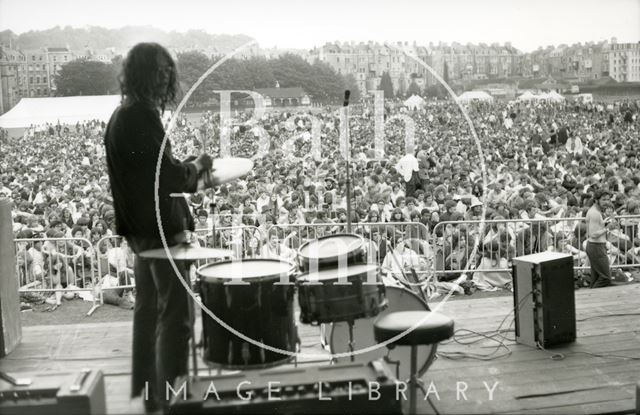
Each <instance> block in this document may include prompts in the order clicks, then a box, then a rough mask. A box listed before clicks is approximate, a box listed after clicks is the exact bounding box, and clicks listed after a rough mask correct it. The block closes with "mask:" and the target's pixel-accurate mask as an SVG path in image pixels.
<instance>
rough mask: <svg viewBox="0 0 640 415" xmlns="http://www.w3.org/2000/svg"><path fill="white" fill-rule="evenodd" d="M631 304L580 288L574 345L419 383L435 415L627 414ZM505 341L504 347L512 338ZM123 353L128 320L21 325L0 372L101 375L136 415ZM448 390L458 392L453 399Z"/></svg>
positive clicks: (115, 403)
mask: <svg viewBox="0 0 640 415" xmlns="http://www.w3.org/2000/svg"><path fill="white" fill-rule="evenodd" d="M639 299H640V284H634V285H627V286H622V287H610V288H604V289H598V290H588V289H581V290H578V291H576V315H577V320H578V323H577V327H578V339H577V341H576V342H575V343H572V344H569V345H566V346H562V347H557V348H554V349H552V350H547V351H544V350H538V349H534V348H531V347H528V346H523V345H518V344H515V342H514V341H512V340H508V339H507V340H506V341H505V342H504V343H505V345H506V346H507V347H508V349H509V350H510V354H509V355H508V356H505V357H502V358H498V359H495V360H472V359H461V360H452V359H447V358H444V357H442V356H439V358H438V359H437V360H436V361H435V363H434V364H433V366H432V367H431V369H430V370H429V371H428V372H427V373H426V375H425V376H423V380H424V381H425V382H426V384H427V385H429V384H430V382H433V384H432V389H431V393H430V397H431V399H432V402H433V403H434V405H435V407H436V409H437V410H438V412H440V413H442V414H448V413H549V414H557V413H567V414H577V413H580V414H582V413H633V411H634V409H635V408H636V384H637V383H638V382H640V315H638V313H639V312H640V307H639V304H640V301H639ZM431 306H432V308H435V307H436V306H437V304H436V303H433V304H431ZM512 308H513V300H512V297H510V296H506V297H492V298H482V299H464V300H457V301H449V302H447V303H446V304H443V306H442V308H441V309H440V310H439V311H440V312H442V313H444V314H446V315H448V316H450V317H452V318H453V319H454V320H455V325H456V329H461V328H462V329H469V330H474V331H476V332H491V331H494V330H495V329H497V328H498V326H499V324H500V323H501V322H502V321H503V320H504V318H505V316H506V315H507V314H508V313H509V312H510V311H511V310H512ZM633 313H636V314H635V315H633ZM621 314H627V315H621ZM511 320H512V316H510V317H509V318H507V320H506V323H505V325H504V326H503V327H507V326H508V325H509V323H510V322H511ZM198 327H200V326H198ZM299 331H300V336H301V338H302V342H303V351H304V350H312V351H315V352H321V350H322V349H321V347H320V344H319V335H318V330H317V328H314V327H310V326H299ZM463 334H464V333H463V332H458V333H457V337H456V339H457V340H459V341H460V343H462V342H468V341H469V340H473V339H471V338H468V337H464V336H463ZM505 336H506V337H507V338H509V339H513V336H514V334H513V331H511V332H508V333H505ZM130 348H131V323H130V322H118V323H95V324H77V325H52V326H34V327H26V328H24V329H23V340H22V343H21V344H20V345H19V347H18V348H17V349H16V350H15V351H13V352H12V353H11V354H10V355H9V356H7V357H6V358H4V359H1V360H0V370H2V371H7V372H9V373H12V374H15V375H20V376H22V375H24V374H27V373H29V372H50V373H53V372H68V371H71V370H78V369H81V368H85V367H90V368H95V369H101V370H102V371H103V372H104V374H105V376H106V377H105V379H106V387H107V395H108V402H107V409H108V413H110V414H125V413H127V414H128V413H141V412H142V403H141V401H140V400H133V401H132V400H130V399H129V382H130V358H131V350H130ZM438 351H439V352H441V353H443V354H449V355H450V354H451V353H452V352H465V353H474V354H478V355H486V354H489V353H492V352H494V353H493V356H496V355H497V356H499V355H502V354H504V353H505V352H506V351H507V349H505V348H501V349H499V350H496V342H495V341H494V342H490V341H480V342H475V343H473V344H468V345H462V344H459V343H457V342H452V341H450V342H447V343H446V344H443V345H441V346H440V348H439V349H438ZM589 353H595V354H599V355H602V356H606V357H597V356H593V355H592V354H589ZM554 354H555V355H556V356H554ZM615 356H627V357H634V358H636V360H628V359H627V360H624V359H622V358H620V357H615ZM322 364H327V363H326V362H323V363H322ZM203 373H204V372H203ZM483 382H484V383H483ZM495 382H498V384H497V386H496V387H495V390H494V392H493V399H492V400H490V399H489V393H488V392H487V389H486V388H487V386H485V385H488V387H489V388H491V387H492V386H494V385H495ZM457 389H458V390H460V391H461V390H463V389H466V390H465V392H464V394H463V393H460V394H457ZM435 391H437V395H436V393H435ZM438 398H439V399H438ZM418 409H419V412H420V413H433V410H432V408H431V407H430V406H429V405H428V403H427V401H425V400H422V395H419V405H418Z"/></svg>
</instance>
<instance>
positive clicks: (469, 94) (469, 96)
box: [458, 91, 493, 102]
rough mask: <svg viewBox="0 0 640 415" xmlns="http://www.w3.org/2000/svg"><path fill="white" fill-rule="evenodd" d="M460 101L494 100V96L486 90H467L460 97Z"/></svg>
mask: <svg viewBox="0 0 640 415" xmlns="http://www.w3.org/2000/svg"><path fill="white" fill-rule="evenodd" d="M458 101H459V102H473V101H493V97H492V96H491V95H489V94H487V93H486V92H484V91H466V92H464V93H462V95H460V96H459V97H458Z"/></svg>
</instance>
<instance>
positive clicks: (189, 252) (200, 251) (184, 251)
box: [140, 244, 233, 261]
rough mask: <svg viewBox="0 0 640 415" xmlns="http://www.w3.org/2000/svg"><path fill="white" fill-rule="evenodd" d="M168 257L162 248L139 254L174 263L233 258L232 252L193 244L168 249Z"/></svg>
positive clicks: (143, 256)
mask: <svg viewBox="0 0 640 415" xmlns="http://www.w3.org/2000/svg"><path fill="white" fill-rule="evenodd" d="M169 255H170V256H169ZM169 255H167V251H165V249H164V248H159V249H150V250H148V251H144V252H141V253H140V256H141V257H142V258H152V259H168V258H169V257H171V258H173V260H174V261H196V260H199V259H217V258H231V257H233V251H228V250H226V249H217V248H202V247H200V246H198V245H193V244H180V245H174V246H171V247H169Z"/></svg>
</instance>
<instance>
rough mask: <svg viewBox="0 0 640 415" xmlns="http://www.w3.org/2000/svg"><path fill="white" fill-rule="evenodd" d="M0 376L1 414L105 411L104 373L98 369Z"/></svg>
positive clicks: (93, 413)
mask: <svg viewBox="0 0 640 415" xmlns="http://www.w3.org/2000/svg"><path fill="white" fill-rule="evenodd" d="M0 376H1V377H2V379H0V414H2V415H42V414H64V415H103V414H106V413H107V401H106V394H105V386H104V377H103V375H102V372H101V371H100V370H90V369H84V370H82V371H80V372H67V373H55V372H53V373H38V374H34V375H33V376H29V377H23V378H14V377H13V376H10V375H8V374H6V373H2V374H0ZM21 376H24V374H22V375H21Z"/></svg>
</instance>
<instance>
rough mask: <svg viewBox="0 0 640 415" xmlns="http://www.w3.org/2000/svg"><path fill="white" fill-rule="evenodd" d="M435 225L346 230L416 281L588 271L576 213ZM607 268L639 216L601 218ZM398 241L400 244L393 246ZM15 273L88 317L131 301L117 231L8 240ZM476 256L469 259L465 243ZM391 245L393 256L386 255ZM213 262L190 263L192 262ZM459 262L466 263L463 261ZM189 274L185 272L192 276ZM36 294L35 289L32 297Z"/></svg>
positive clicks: (624, 256)
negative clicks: (531, 266)
mask: <svg viewBox="0 0 640 415" xmlns="http://www.w3.org/2000/svg"><path fill="white" fill-rule="evenodd" d="M481 226H482V221H479V220H474V221H457V222H441V223H438V224H437V225H436V226H435V227H434V228H433V231H432V232H431V233H430V232H429V230H428V229H427V227H426V226H425V225H424V224H422V223H418V222H387V223H353V224H352V232H353V233H356V234H359V235H361V236H362V237H363V238H365V242H366V244H365V248H366V253H367V257H368V258H367V259H368V261H369V262H370V263H376V264H379V265H380V266H381V268H382V270H383V271H385V272H387V273H389V272H390V273H394V274H396V273H398V272H400V271H399V269H398V268H404V270H403V271H407V270H408V269H414V270H415V271H416V273H417V274H418V277H419V279H420V280H423V279H424V278H428V277H430V276H431V275H436V276H437V277H438V278H439V279H445V280H446V279H454V278H456V277H457V276H459V275H460V274H461V273H463V272H465V269H466V268H467V265H468V269H469V270H470V271H471V272H484V271H495V272H502V273H504V272H510V271H511V268H510V263H511V260H512V259H513V258H514V257H516V256H521V255H527V254H531V253H537V252H544V251H549V250H552V251H556V252H564V253H568V254H571V255H573V257H574V265H575V269H577V270H587V269H589V262H588V258H587V254H586V251H585V249H586V240H587V232H586V223H585V219H584V218H544V219H505V220H487V221H484V230H483V231H482V233H481V232H480V231H481ZM607 228H608V229H609V232H608V234H607V235H608V236H607V241H608V242H607V251H608V254H609V259H610V263H611V267H612V268H613V269H620V270H624V271H630V270H637V271H640V215H628V216H616V217H612V218H611V219H610V220H608V222H607ZM195 233H196V235H197V237H198V239H199V241H200V245H201V246H206V247H211V248H220V249H226V250H230V251H232V252H233V254H234V257H235V258H236V259H244V258H259V257H273V256H279V257H281V258H286V259H289V260H291V261H294V262H295V260H296V251H297V249H298V248H300V246H302V245H303V244H305V243H307V242H309V241H311V240H314V239H317V238H320V237H323V236H329V235H335V234H339V233H347V225H346V223H313V224H289V225H272V226H270V227H268V228H266V229H265V228H264V227H262V226H261V227H256V226H248V225H238V226H225V227H216V229H215V235H213V234H212V230H211V229H200V230H197V231H196V232H195ZM400 242H401V243H400ZM14 244H15V254H16V275H17V278H18V279H19V282H20V290H19V292H20V293H21V294H22V295H32V296H33V295H38V293H45V296H51V294H54V293H55V295H56V302H57V303H59V302H60V299H61V297H62V296H65V297H68V298H70V296H71V297H72V296H75V295H79V296H81V297H83V298H89V296H91V301H93V307H92V308H91V310H90V311H89V314H91V313H92V312H93V311H94V310H95V309H96V308H97V307H98V305H99V304H98V299H99V303H100V304H102V303H104V302H107V303H110V304H115V305H125V306H126V305H127V302H130V303H131V305H132V304H133V297H132V294H130V293H132V291H133V289H134V287H135V275H134V272H133V267H134V264H133V262H134V255H133V252H132V251H131V249H130V248H129V247H128V246H127V243H126V240H125V239H123V238H122V237H120V236H117V235H115V236H108V237H104V238H102V239H100V240H99V241H98V242H97V243H96V244H95V246H92V244H91V242H89V240H87V239H85V238H32V239H15V241H14ZM474 247H476V248H477V252H476V255H475V256H474V257H473V258H470V257H469V256H470V255H471V253H472V251H473V248H474ZM391 250H394V252H395V254H396V255H395V256H394V255H389V253H390V252H391ZM218 260H219V259H212V260H205V261H198V262H197V263H196V264H195V265H196V266H197V267H199V266H202V265H205V264H207V263H209V262H214V261H218ZM469 261H470V263H469V264H467V262H469ZM193 278H195V273H193V274H192V279H193ZM40 295H42V294H40Z"/></svg>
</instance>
